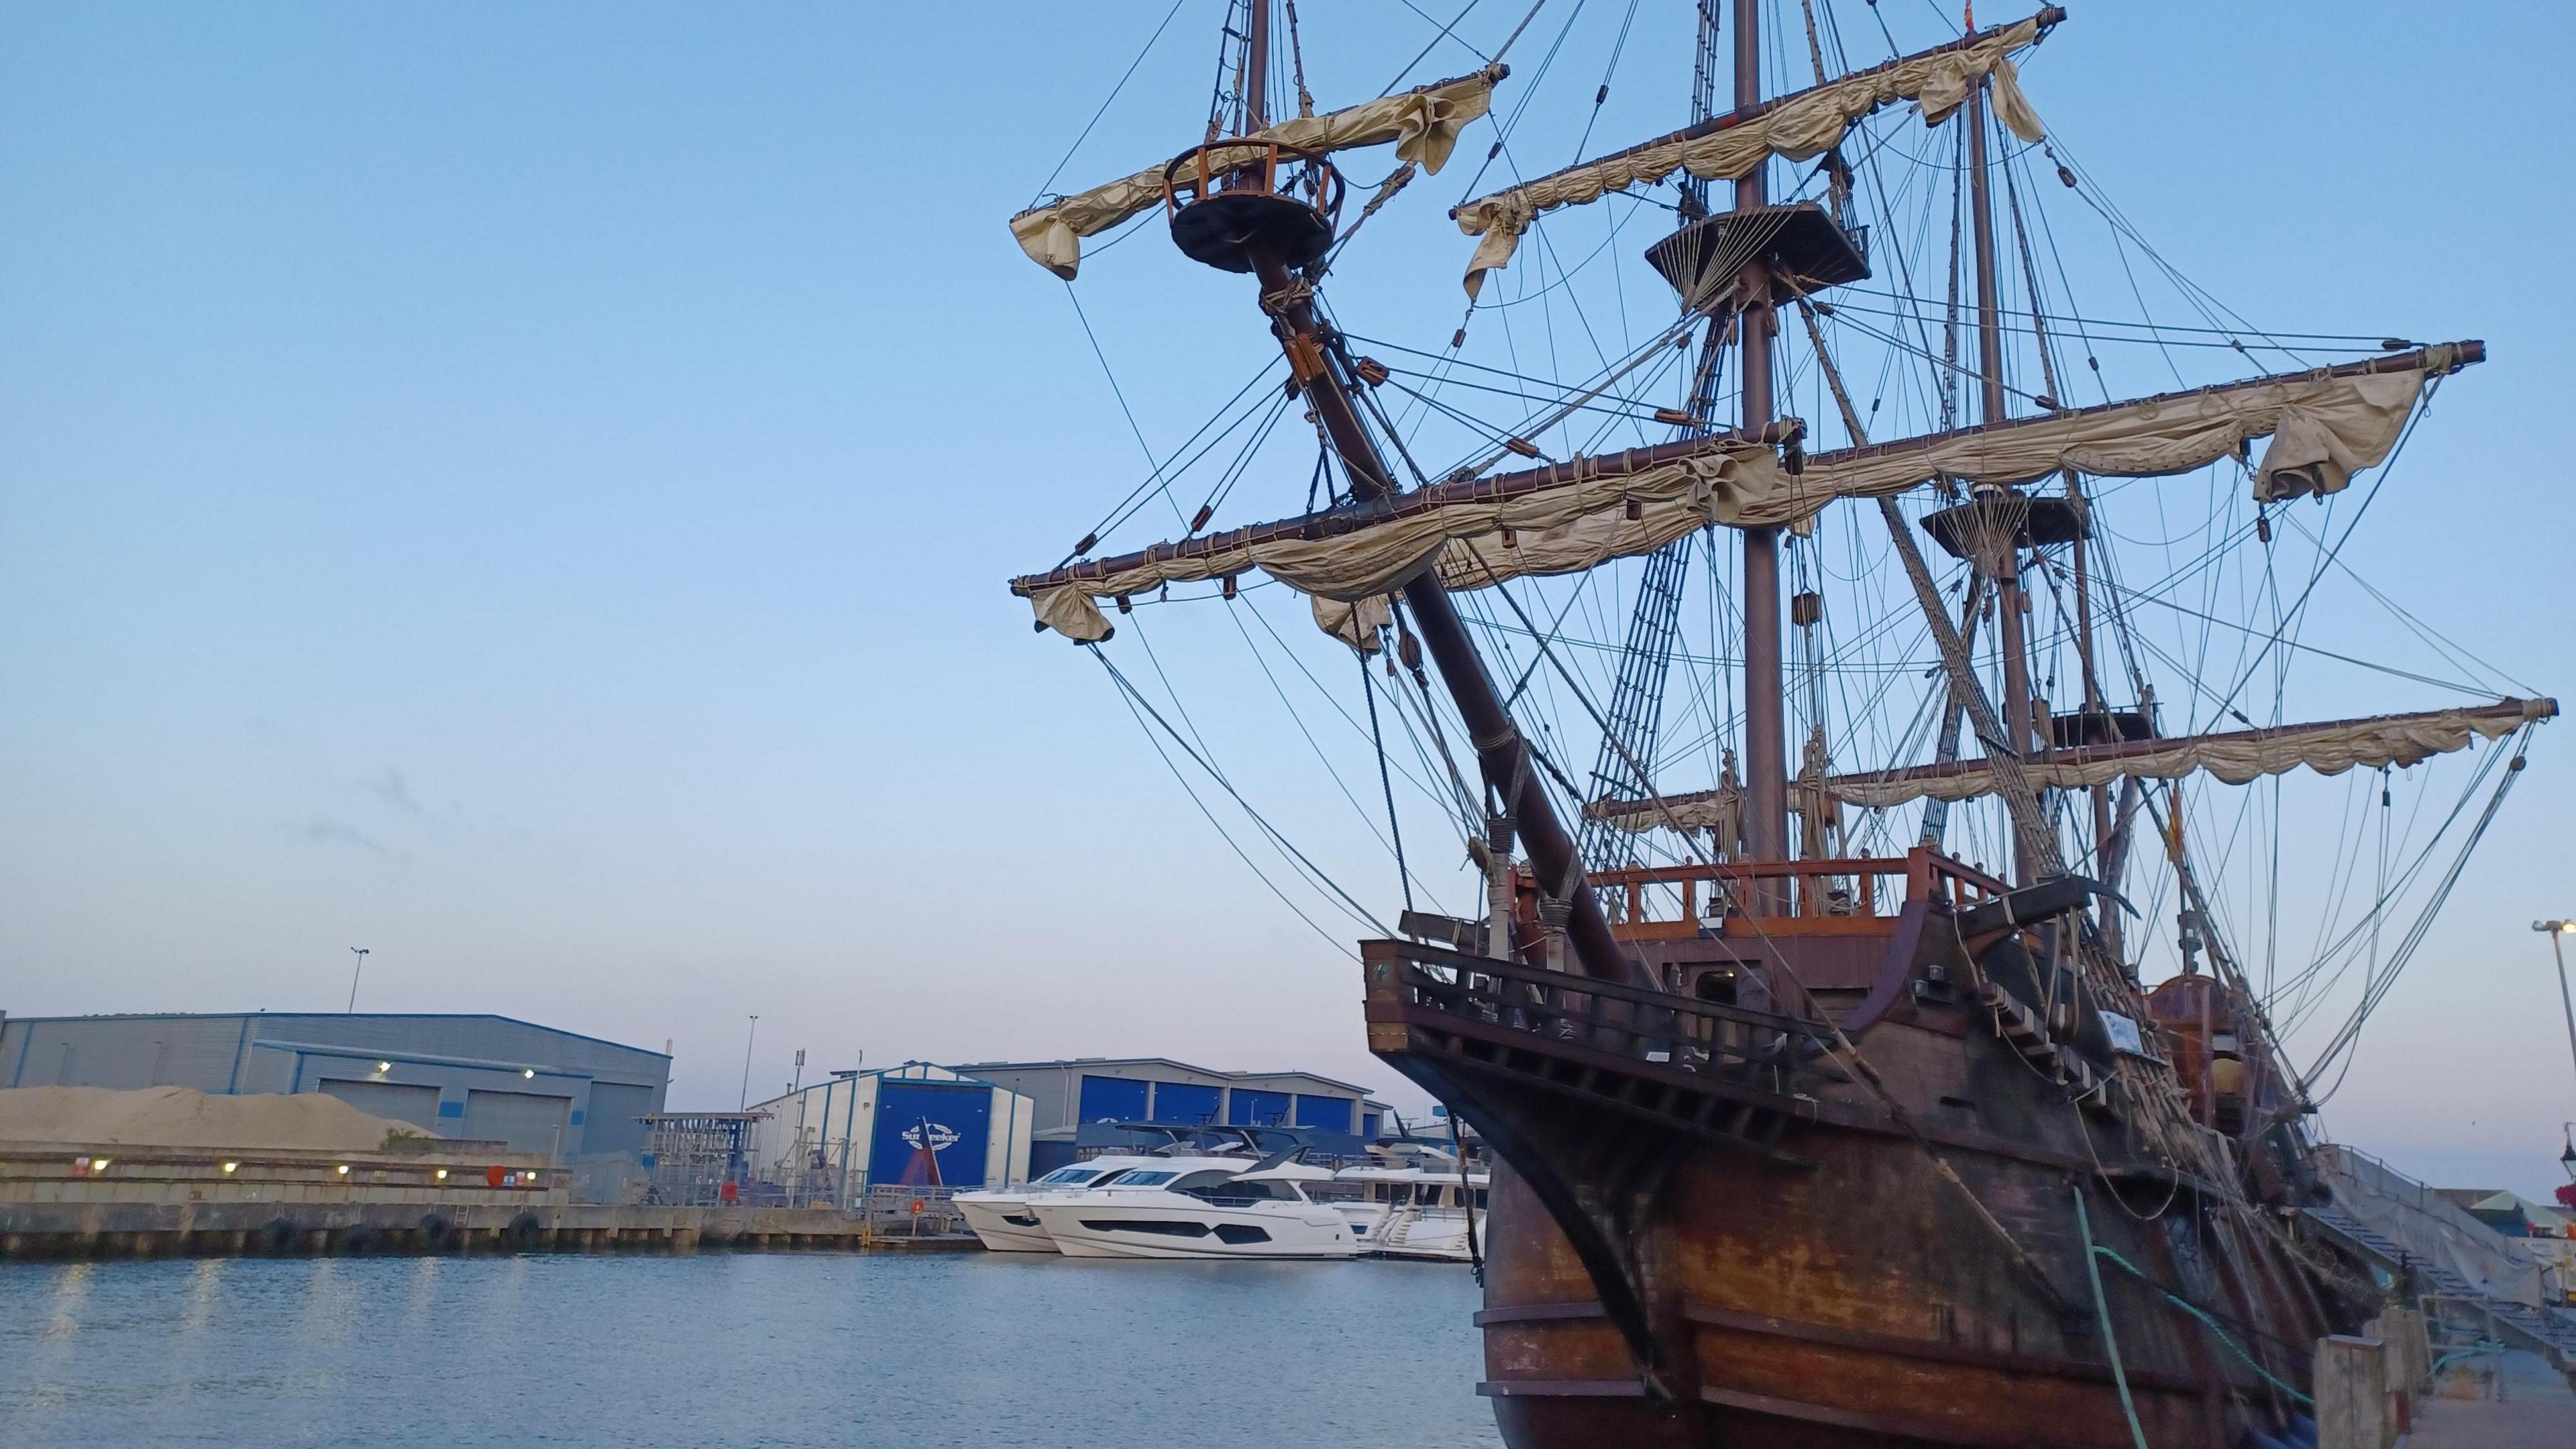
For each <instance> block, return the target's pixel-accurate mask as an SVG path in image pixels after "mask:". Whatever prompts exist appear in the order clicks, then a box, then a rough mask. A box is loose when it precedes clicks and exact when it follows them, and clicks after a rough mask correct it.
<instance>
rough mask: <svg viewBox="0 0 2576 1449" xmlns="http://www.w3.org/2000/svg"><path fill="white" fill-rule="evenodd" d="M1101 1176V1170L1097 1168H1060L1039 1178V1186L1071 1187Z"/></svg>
mask: <svg viewBox="0 0 2576 1449" xmlns="http://www.w3.org/2000/svg"><path fill="white" fill-rule="evenodd" d="M1099 1175H1100V1169H1098V1168H1096V1167H1059V1168H1057V1169H1056V1170H1055V1171H1053V1172H1050V1173H1048V1174H1047V1175H1046V1176H1044V1177H1041V1178H1039V1179H1038V1186H1040V1187H1049V1186H1053V1187H1070V1186H1072V1185H1074V1184H1077V1183H1084V1182H1089V1181H1091V1180H1092V1179H1093V1178H1095V1177H1098V1176H1099Z"/></svg>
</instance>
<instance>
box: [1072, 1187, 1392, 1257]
mask: <svg viewBox="0 0 2576 1449" xmlns="http://www.w3.org/2000/svg"><path fill="white" fill-rule="evenodd" d="M1033 1211H1034V1212H1035V1213H1036V1215H1037V1217H1038V1220H1039V1221H1040V1222H1042V1223H1044V1224H1045V1225H1046V1229H1047V1235H1048V1237H1049V1238H1051V1239H1052V1240H1053V1241H1054V1243H1055V1246H1056V1250H1057V1251H1058V1252H1060V1253H1062V1254H1064V1255H1065V1256H1066V1257H1068V1258H1165V1259H1170V1258H1195V1259H1203V1260H1205V1259H1215V1260H1226V1259H1240V1260H1262V1259H1336V1258H1350V1257H1355V1256H1357V1255H1358V1253H1359V1243H1358V1240H1357V1239H1355V1238H1354V1237H1352V1235H1351V1232H1350V1229H1349V1227H1348V1226H1347V1225H1345V1224H1344V1223H1343V1222H1342V1221H1341V1219H1340V1216H1339V1215H1338V1214H1333V1213H1329V1212H1319V1211H1315V1210H1313V1209H1309V1210H1307V1211H1306V1212H1304V1213H1296V1212H1260V1211H1253V1210H1239V1209H1238V1210H1229V1209H1223V1208H1213V1207H1202V1206H1194V1205H1187V1204H1181V1205H1165V1204H1159V1203H1140V1202H1136V1201H1132V1200H1125V1201H1122V1200H1116V1199H1113V1200H1111V1201H1108V1202H1094V1203H1084V1202H1080V1201H1072V1202H1061V1203H1046V1204H1041V1205H1038V1206H1036V1207H1035V1208H1034V1209H1033ZM1326 1218H1329V1219H1330V1221H1329V1222H1327V1221H1324V1219H1326Z"/></svg>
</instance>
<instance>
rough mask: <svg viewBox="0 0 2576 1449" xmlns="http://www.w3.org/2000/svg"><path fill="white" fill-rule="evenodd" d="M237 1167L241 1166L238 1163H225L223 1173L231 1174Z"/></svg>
mask: <svg viewBox="0 0 2576 1449" xmlns="http://www.w3.org/2000/svg"><path fill="white" fill-rule="evenodd" d="M239 1166H241V1164H240V1163H238V1162H227V1163H225V1164H224V1171H225V1172H227V1173H229V1172H231V1171H232V1170H233V1169H234V1168H236V1167H239Z"/></svg>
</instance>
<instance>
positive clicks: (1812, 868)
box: [1589, 847, 2011, 940]
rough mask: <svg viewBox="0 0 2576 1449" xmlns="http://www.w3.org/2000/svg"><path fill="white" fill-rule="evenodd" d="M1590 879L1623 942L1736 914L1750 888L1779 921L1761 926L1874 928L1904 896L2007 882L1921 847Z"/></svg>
mask: <svg viewBox="0 0 2576 1449" xmlns="http://www.w3.org/2000/svg"><path fill="white" fill-rule="evenodd" d="M1589 879H1590V881H1591V883H1592V886H1593V888H1594V889H1596V890H1600V891H1604V892H1607V893H1608V895H1609V899H1608V900H1607V901H1606V902H1605V904H1607V905H1608V906H1610V907H1611V918H1612V921H1613V924H1614V928H1615V929H1616V930H1617V932H1618V934H1619V935H1620V936H1621V937H1623V938H1625V939H1628V940H1665V939H1674V938H1687V937H1691V936H1695V935H1698V934H1699V933H1700V932H1701V931H1702V930H1703V929H1704V928H1707V927H1709V926H1711V925H1712V924H1715V923H1720V922H1723V920H1724V919H1725V918H1726V917H1728V916H1734V915H1741V914H1743V913H1744V912H1745V911H1746V909H1747V907H1748V906H1749V905H1750V904H1751V903H1752V902H1753V901H1754V900H1755V898H1757V897H1758V896H1768V897H1770V898H1771V899H1772V900H1773V901H1775V902H1776V903H1777V904H1778V906H1779V907H1780V909H1779V910H1778V911H1777V912H1776V913H1774V914H1775V915H1776V916H1777V917H1779V918H1780V919H1779V920H1777V921H1766V922H1765V925H1766V927H1768V926H1770V925H1774V924H1780V925H1783V926H1785V927H1786V928H1787V929H1790V930H1814V929H1819V927H1817V926H1815V925H1812V924H1809V923H1816V922H1833V921H1848V922H1853V923H1855V928H1856V929H1862V930H1875V929H1880V928H1881V927H1880V926H1877V925H1873V924H1871V922H1872V921H1873V920H1875V919H1876V918H1880V917H1890V916H1894V915H1895V914H1896V913H1897V912H1898V911H1899V910H1901V909H1903V907H1904V905H1905V903H1906V902H1907V901H1909V900H1918V899H1929V900H1939V901H1942V902H1944V903H1945V904H1947V905H1948V906H1949V907H1950V908H1951V909H1952V910H1964V909H1966V908H1968V907H1970V906H1973V905H1976V904H1978V903H1980V902H1982V901H1985V900H1988V899H1990V898H1992V897H1994V896H1997V895H2001V894H2003V893H2004V892H2005V891H2007V890H2010V889H2011V887H2010V886H2007V885H2006V884H2004V883H2003V882H2002V881H2000V880H1997V879H1996V878H1994V877H1993V876H1990V875H1987V874H1986V873H1985V872H1984V871H1981V870H1977V869H1975V868H1974V867H1971V866H1967V865H1963V864H1961V863H1960V862H1958V861H1955V860H1952V859H1951V858H1950V857H1948V856H1946V855H1943V854H1941V853H1940V852H1938V851H1935V850H1930V849H1926V848H1922V847H1917V848H1916V849H1914V850H1911V851H1908V852H1906V853H1905V854H1904V855H1902V856H1877V857H1851V858H1848V859H1838V860H1768V861H1755V860H1747V861H1726V862H1721V863H1718V864H1714V865H1699V864H1692V865H1656V866H1629V867H1626V868H1622V869H1613V870H1601V871H1594V872H1592V873H1591V874H1590V876H1589ZM1622 907H1624V909H1622ZM1718 929H1720V930H1723V929H1724V927H1723V926H1722V925H1719V926H1718ZM1822 929H1832V927H1830V926H1828V927H1822Z"/></svg>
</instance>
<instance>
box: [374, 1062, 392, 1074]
mask: <svg viewBox="0 0 2576 1449" xmlns="http://www.w3.org/2000/svg"><path fill="white" fill-rule="evenodd" d="M393 1069H394V1064H393V1063H391V1062H378V1063H376V1070H377V1071H379V1072H390V1071H392V1070H393Z"/></svg>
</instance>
